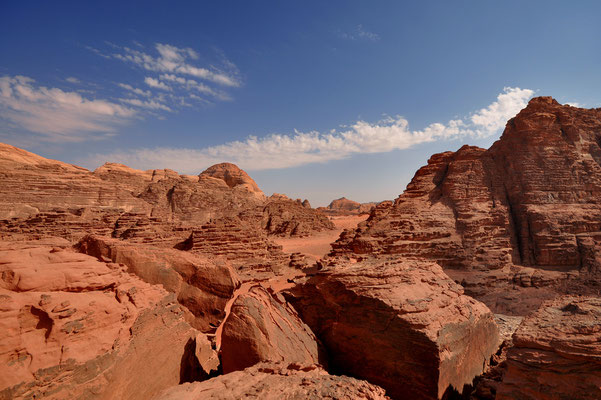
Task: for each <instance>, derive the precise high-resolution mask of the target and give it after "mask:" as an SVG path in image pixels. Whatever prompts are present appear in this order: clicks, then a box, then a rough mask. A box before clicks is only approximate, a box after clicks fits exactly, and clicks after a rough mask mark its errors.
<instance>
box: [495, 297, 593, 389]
mask: <svg viewBox="0 0 601 400" xmlns="http://www.w3.org/2000/svg"><path fill="white" fill-rule="evenodd" d="M496 398H497V400H505V399H507V400H509V399H523V400H526V399H532V400H534V399H537V400H551V399H552V400H559V399H583V400H584V399H587V400H588V399H590V400H592V399H599V398H601V299H599V298H591V297H574V296H568V297H563V298H559V299H556V300H553V301H549V302H546V303H544V304H543V306H542V307H541V308H540V309H539V310H538V311H536V312H535V313H533V314H532V315H530V316H528V317H526V318H525V319H524V321H523V322H522V323H521V325H520V326H519V328H518V329H517V331H516V332H515V334H514V335H513V347H511V348H510V349H509V350H508V352H507V372H506V373H505V375H504V377H503V382H502V383H501V385H499V387H498V390H497V397H496Z"/></svg>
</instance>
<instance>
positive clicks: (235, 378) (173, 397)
mask: <svg viewBox="0 0 601 400" xmlns="http://www.w3.org/2000/svg"><path fill="white" fill-rule="evenodd" d="M257 398H259V399H265V400H280V399H307V400H321V399H348V400H351V399H363V400H385V399H388V397H387V396H386V395H385V393H384V389H382V388H380V387H378V386H375V385H372V384H370V383H368V382H365V381H361V380H358V379H354V378H349V377H347V376H332V375H329V374H328V373H327V372H325V371H324V370H323V369H322V368H321V367H319V366H317V365H299V364H284V363H280V364H276V363H261V364H258V365H255V366H254V367H251V368H247V369H245V370H244V371H237V372H233V373H231V374H227V375H222V376H219V377H217V378H213V379H210V380H208V381H205V382H194V383H187V384H183V385H179V386H175V387H172V388H170V389H167V390H165V391H163V392H162V393H161V394H160V395H159V396H158V397H157V398H156V400H197V399H257Z"/></svg>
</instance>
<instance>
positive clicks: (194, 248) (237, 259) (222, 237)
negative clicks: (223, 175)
mask: <svg viewBox="0 0 601 400" xmlns="http://www.w3.org/2000/svg"><path fill="white" fill-rule="evenodd" d="M177 248H178V249H181V250H187V251H190V252H192V253H196V254H201V255H204V256H207V257H210V256H221V257H224V258H225V259H227V260H228V261H229V262H230V263H231V264H232V266H233V267H234V268H235V269H236V271H237V272H238V274H239V275H240V279H242V280H243V281H247V280H251V279H258V280H262V279H268V278H271V277H273V276H276V275H282V274H283V273H284V271H285V270H286V269H287V268H288V265H289V263H290V256H288V255H286V254H285V253H284V252H283V251H282V247H281V246H279V245H276V244H275V243H273V242H272V241H270V240H269V239H268V238H267V235H266V234H265V233H263V232H262V231H261V230H258V229H254V228H253V226H249V225H247V224H245V223H244V222H243V221H241V220H240V219H238V218H232V219H220V220H215V221H212V222H210V223H208V224H205V225H203V226H201V227H200V228H199V229H196V230H194V231H193V232H192V234H191V235H190V237H189V238H188V239H187V240H186V241H184V242H182V243H180V244H179V245H178V246H177Z"/></svg>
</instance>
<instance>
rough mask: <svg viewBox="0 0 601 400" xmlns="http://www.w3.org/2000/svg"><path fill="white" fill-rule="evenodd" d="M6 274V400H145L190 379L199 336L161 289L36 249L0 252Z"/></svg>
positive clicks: (16, 246) (2, 393)
mask: <svg viewBox="0 0 601 400" xmlns="http://www.w3.org/2000/svg"><path fill="white" fill-rule="evenodd" d="M0 271H1V272H0V274H1V276H2V280H0V331H1V332H2V340H1V341H0V363H1V364H2V366H3V367H2V374H0V398H2V399H8V398H10V399H25V398H47V399H65V398H84V397H88V396H93V397H94V398H96V399H115V398H128V399H146V398H150V397H152V396H153V395H155V394H156V392H158V391H160V390H162V389H164V388H166V387H169V386H172V385H175V384H178V383H179V382H181V381H182V375H186V371H185V370H183V369H182V359H183V358H186V357H187V355H186V346H187V345H188V343H193V342H194V338H195V337H196V335H197V332H196V331H195V330H194V329H192V328H191V327H190V326H189V325H188V324H187V323H186V322H185V321H184V318H183V312H182V310H181V308H180V306H179V305H178V304H177V302H176V300H175V297H174V296H173V295H170V294H168V293H167V292H166V291H165V290H164V289H162V288H160V287H158V286H152V285H149V284H147V283H145V282H143V281H141V280H140V279H138V278H136V277H134V276H132V275H129V274H127V273H126V272H124V271H123V270H122V269H121V268H120V266H119V265H118V264H114V263H104V262H100V261H98V260H96V259H95V258H93V257H90V256H87V255H84V254H79V253H74V252H73V251H70V250H66V249H61V248H60V247H49V246H41V245H39V244H37V243H25V242H22V243H6V242H3V243H0ZM192 355H193V356H194V352H192ZM203 362H204V360H203Z"/></svg>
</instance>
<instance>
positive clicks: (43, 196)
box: [0, 144, 332, 247]
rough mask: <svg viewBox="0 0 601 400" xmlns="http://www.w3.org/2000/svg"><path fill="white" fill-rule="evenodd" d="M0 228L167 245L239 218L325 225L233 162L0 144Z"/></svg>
mask: <svg viewBox="0 0 601 400" xmlns="http://www.w3.org/2000/svg"><path fill="white" fill-rule="evenodd" d="M0 176H2V181H3V183H4V185H3V186H2V187H1V188H0V221H2V224H0V233H1V234H2V235H3V236H5V237H13V238H17V237H19V235H21V237H25V238H37V237H40V236H60V237H65V238H67V239H69V240H72V241H74V242H75V241H77V240H79V239H80V238H81V237H83V236H84V235H86V234H97V235H103V236H112V237H116V238H121V239H127V240H130V241H135V242H144V243H152V244H156V245H163V246H166V247H172V246H173V245H175V244H176V243H178V242H181V241H182V240H184V239H185V238H186V237H188V236H189V235H190V232H191V231H192V229H193V228H194V227H196V226H199V225H202V224H206V223H208V222H210V221H211V220H214V219H221V218H240V219H241V220H243V221H244V223H245V224H248V225H249V226H252V227H253V229H266V231H267V233H268V234H277V235H293V236H294V235H298V236H302V235H308V234H311V233H313V232H316V231H321V230H323V229H331V228H332V226H331V223H330V222H329V221H328V220H327V218H326V217H325V216H323V215H322V214H321V213H319V212H318V211H316V210H313V209H311V208H310V207H306V205H305V206H303V204H302V203H299V204H297V203H296V202H294V201H289V202H284V203H285V204H283V205H282V204H280V205H270V202H269V201H267V198H266V197H265V195H264V194H263V192H261V190H260V189H259V188H258V186H257V185H256V183H255V182H254V181H253V180H252V179H251V178H250V177H249V176H248V174H246V172H244V171H242V170H241V169H239V168H238V167H236V166H235V165H233V164H227V163H224V164H217V165H215V166H213V167H210V168H208V169H207V170H206V171H204V172H203V173H201V174H200V175H199V177H197V178H193V177H192V178H191V177H190V176H186V175H178V174H177V173H176V172H175V171H172V170H168V169H163V170H148V171H139V170H135V169H132V168H129V167H127V166H125V165H121V164H114V163H107V164H105V165H103V166H101V167H99V168H98V169H96V171H94V172H93V173H92V172H89V171H88V170H86V169H85V168H80V167H77V166H74V165H70V164H65V163H62V162H59V161H54V160H48V159H45V158H43V157H40V156H37V155H35V154H32V153H29V152H27V151H24V150H21V149H18V148H16V147H13V146H9V145H5V144H0Z"/></svg>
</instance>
